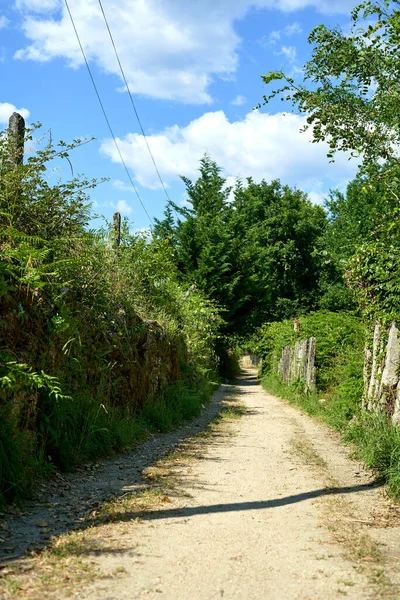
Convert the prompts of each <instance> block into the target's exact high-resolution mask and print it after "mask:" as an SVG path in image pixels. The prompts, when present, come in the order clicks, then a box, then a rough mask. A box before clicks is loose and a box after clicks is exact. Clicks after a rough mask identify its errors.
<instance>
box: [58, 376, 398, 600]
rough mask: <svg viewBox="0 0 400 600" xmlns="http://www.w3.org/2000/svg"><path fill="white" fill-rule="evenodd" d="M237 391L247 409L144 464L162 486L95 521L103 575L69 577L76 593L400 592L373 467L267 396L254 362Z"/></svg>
mask: <svg viewBox="0 0 400 600" xmlns="http://www.w3.org/2000/svg"><path fill="white" fill-rule="evenodd" d="M232 395H234V397H235V398H236V400H237V401H239V402H240V403H241V404H242V405H244V407H245V409H243V413H244V414H243V416H241V417H240V418H238V419H234V420H231V421H229V420H224V421H223V422H222V424H220V425H219V426H218V427H217V428H215V430H214V431H213V432H212V433H211V434H208V435H207V436H200V437H197V438H196V439H195V440H192V442H191V443H190V445H189V446H188V449H187V452H186V454H185V452H183V454H182V453H181V456H179V455H177V456H176V457H175V459H174V458H173V457H172V458H170V459H169V462H168V460H167V461H164V463H161V464H159V465H158V466H157V467H155V468H154V469H153V470H152V469H149V470H148V473H147V476H148V478H149V481H150V482H151V481H152V482H153V483H154V485H155V487H156V488H157V489H161V488H162V489H163V492H162V494H163V496H160V495H158V496H156V495H155V496H154V498H153V500H150V502H149V506H148V507H147V508H145V507H143V505H140V506H139V507H138V508H137V510H135V506H136V505H135V504H133V505H132V504H131V505H129V499H127V501H126V502H127V504H124V503H123V501H119V504H118V503H117V508H115V507H114V513H113V517H112V518H111V519H109V520H110V521H111V524H110V523H108V524H105V525H104V524H102V523H100V522H99V523H98V524H97V523H95V526H94V527H92V528H91V529H88V531H87V533H86V535H87V536H89V538H90V536H91V535H92V536H95V539H96V540H97V546H96V549H95V550H93V551H92V552H90V553H89V555H87V553H86V554H85V560H88V559H90V561H92V562H94V563H95V567H96V569H98V571H99V572H100V573H102V574H103V576H104V578H99V577H96V578H94V580H93V581H91V582H90V583H86V584H83V583H80V584H78V583H77V584H73V586H72V588H71V590H70V592H72V595H74V596H75V597H78V598H81V599H86V600H94V599H96V600H97V599H100V600H101V599H104V600H111V599H128V598H129V599H130V600H131V599H144V598H145V599H147V598H149V599H152V598H154V599H155V598H157V599H160V598H164V599H165V600H215V599H219V598H225V599H228V600H231V599H240V600H245V599H249V600H282V599H285V600H291V599H303V600H306V599H307V600H319V599H321V600H322V599H324V600H325V599H335V598H343V596H345V597H347V598H349V599H357V600H359V599H364V598H365V599H366V598H384V599H388V598H400V592H399V590H400V588H399V587H398V583H399V581H400V579H399V573H398V571H399V569H398V565H399V564H400V536H399V529H400V527H399V524H400V523H399V521H398V519H397V520H396V519H395V518H394V517H393V515H392V513H393V511H394V514H397V511H396V509H395V507H393V506H392V505H391V503H390V502H389V501H388V500H387V499H385V498H384V495H383V491H382V489H381V488H379V486H377V485H376V484H374V481H373V478H372V476H371V474H368V473H365V472H364V470H363V469H362V468H361V466H360V465H359V464H358V463H356V462H354V461H352V460H350V459H349V457H348V454H349V450H348V449H346V448H345V447H343V446H342V445H341V444H340V443H339V441H338V439H337V437H336V435H335V434H334V433H332V432H330V430H329V429H327V428H326V427H324V426H322V425H319V424H317V423H315V422H313V421H312V420H311V419H310V418H308V417H307V416H305V415H303V414H301V413H300V412H298V411H297V410H296V409H294V408H292V407H290V406H288V405H287V403H285V402H283V401H282V400H279V399H278V398H275V397H273V396H270V395H268V394H266V393H265V392H264V391H263V390H262V388H261V387H260V385H259V384H258V383H257V381H256V377H255V374H254V372H252V371H246V373H245V374H244V376H243V378H242V379H241V380H240V381H239V382H238V384H237V385H236V386H233V388H231V391H230V392H228V396H230V398H228V400H229V399H230V400H232ZM171 465H172V466H171ZM160 486H161V488H160ZM166 489H167V495H165V494H166V492H165V490H166ZM156 500H157V501H156ZM127 507H128V510H127ZM109 510H110V507H109ZM85 539H86V541H87V538H85ZM53 593H54V596H55V597H58V598H60V597H63V592H62V590H61V589H57V591H54V590H53ZM50 595H51V594H50Z"/></svg>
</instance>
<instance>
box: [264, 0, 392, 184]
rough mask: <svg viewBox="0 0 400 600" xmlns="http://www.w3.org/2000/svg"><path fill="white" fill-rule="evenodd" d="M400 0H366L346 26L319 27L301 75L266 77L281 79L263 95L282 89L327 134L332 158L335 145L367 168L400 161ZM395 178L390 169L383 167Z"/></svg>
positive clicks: (316, 134)
mask: <svg viewBox="0 0 400 600" xmlns="http://www.w3.org/2000/svg"><path fill="white" fill-rule="evenodd" d="M399 4H400V2H399V0H393V1H389V0H384V2H377V1H375V0H367V1H366V2H363V3H361V4H360V5H358V6H357V7H356V8H355V9H354V10H353V12H352V28H351V30H350V32H349V33H344V32H343V31H342V30H340V29H339V28H337V27H336V28H333V29H329V28H327V27H326V26H325V25H319V26H317V27H315V28H314V29H313V30H312V32H311V34H310V36H309V43H310V44H313V51H312V58H311V60H309V61H308V62H307V63H306V64H305V65H304V67H303V69H302V73H303V82H301V83H296V82H295V81H294V79H293V78H291V77H287V76H285V75H284V73H282V72H271V73H269V74H268V75H265V76H263V80H264V82H265V83H266V84H269V83H271V82H273V81H283V82H284V85H283V87H281V88H280V89H277V90H275V91H273V92H272V94H270V95H269V96H265V97H264V103H267V102H268V101H269V100H270V99H271V98H272V97H275V96H277V95H278V96H282V97H283V98H284V99H286V100H288V101H289V102H290V103H292V104H293V105H294V106H296V107H297V108H298V110H299V111H300V112H301V113H305V114H307V115H308V116H307V125H306V127H305V129H310V131H311V133H312V136H313V140H314V141H316V142H318V141H321V140H326V141H327V142H328V145H329V148H330V150H329V153H328V156H329V157H331V158H332V157H333V155H334V153H335V152H337V151H350V152H351V153H352V155H353V156H361V159H362V161H363V165H364V166H365V167H366V168H368V167H369V165H371V164H377V162H378V161H381V160H383V161H385V162H386V163H387V165H388V167H390V166H393V167H394V168H396V167H397V165H398V161H399V155H398V149H399V147H400V145H399V142H400V137H399V128H398V123H399V117H400V113H399V110H400V109H399V64H400V62H399V61H400V58H399V52H398V49H399V42H400V10H399V8H398V6H399ZM383 174H384V176H385V181H386V184H387V185H389V186H390V185H392V183H393V180H392V177H391V170H390V168H387V169H386V171H384V173H383Z"/></svg>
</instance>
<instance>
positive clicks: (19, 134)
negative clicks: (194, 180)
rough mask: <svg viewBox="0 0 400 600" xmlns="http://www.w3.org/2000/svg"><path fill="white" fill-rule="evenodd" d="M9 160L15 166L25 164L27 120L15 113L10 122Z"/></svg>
mask: <svg viewBox="0 0 400 600" xmlns="http://www.w3.org/2000/svg"><path fill="white" fill-rule="evenodd" d="M8 141H9V143H10V149H9V160H10V163H12V164H13V165H15V166H18V165H22V163H23V162H24V142H25V119H24V117H23V116H22V115H20V114H19V113H17V112H14V113H13V114H12V115H11V117H10V120H9V122H8Z"/></svg>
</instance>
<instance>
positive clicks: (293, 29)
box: [283, 23, 303, 37]
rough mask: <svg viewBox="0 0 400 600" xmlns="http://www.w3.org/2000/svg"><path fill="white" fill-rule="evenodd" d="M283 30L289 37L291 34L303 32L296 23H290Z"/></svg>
mask: <svg viewBox="0 0 400 600" xmlns="http://www.w3.org/2000/svg"><path fill="white" fill-rule="evenodd" d="M283 32H284V34H285V35H287V36H288V37H291V36H292V35H299V34H300V33H303V29H302V27H301V26H300V25H299V24H298V23H292V24H291V25H287V26H286V27H285V29H284V30H283Z"/></svg>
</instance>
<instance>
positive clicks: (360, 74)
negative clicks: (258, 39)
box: [254, 0, 400, 499]
mask: <svg viewBox="0 0 400 600" xmlns="http://www.w3.org/2000/svg"><path fill="white" fill-rule="evenodd" d="M399 6H400V2H399V1H398V0H394V2H386V1H384V2H374V1H367V2H364V3H362V4H360V5H359V6H357V7H356V8H355V9H354V10H353V12H352V27H351V29H350V30H349V32H346V33H344V32H342V31H341V30H340V29H338V28H335V29H328V28H327V27H325V26H324V25H320V26H318V27H316V28H315V29H313V31H312V32H311V34H310V36H309V42H310V44H311V45H312V48H313V49H312V58H311V60H310V61H309V62H308V63H306V64H305V65H304V68H303V71H302V72H303V80H302V81H295V80H294V79H293V78H291V77H288V76H286V75H285V74H284V73H282V72H271V73H268V74H267V75H265V76H264V77H263V79H264V82H265V83H266V84H271V83H276V82H279V84H282V85H281V87H280V88H279V89H275V90H273V91H272V93H271V94H269V95H268V96H265V97H264V103H268V102H269V101H270V99H271V98H273V97H276V96H279V97H282V98H283V99H284V100H286V101H287V102H289V103H290V104H292V106H293V107H295V108H296V109H297V110H298V111H299V112H301V113H305V114H306V115H307V126H306V129H310V131H311V134H312V136H313V141H314V142H318V141H322V140H324V141H326V142H328V144H329V153H328V156H329V157H330V158H331V159H332V160H334V156H335V154H336V153H337V152H341V151H347V152H349V153H350V155H351V156H352V157H357V158H358V160H359V161H360V168H359V173H358V175H357V177H356V178H355V180H354V181H353V182H351V183H350V184H349V186H348V188H347V191H346V193H345V194H343V193H341V192H338V191H333V192H332V193H331V195H330V198H329V199H328V200H327V202H326V209H327V211H328V212H327V219H328V226H327V228H326V230H325V233H324V235H323V243H322V244H321V246H320V249H316V251H319V252H320V254H321V257H323V258H324V260H325V262H326V263H327V264H328V265H335V270H336V273H338V274H339V275H340V282H341V283H340V285H343V284H344V285H345V286H346V287H347V290H348V291H349V293H351V297H352V302H351V303H348V300H346V301H345V302H344V306H343V308H345V309H347V312H340V313H339V314H337V315H334V314H332V313H319V314H318V313H315V314H309V315H308V316H304V317H302V316H299V315H292V316H293V317H295V316H297V317H299V320H300V324H301V329H300V332H297V333H294V332H293V324H292V323H290V322H288V321H286V322H282V323H280V324H269V325H264V327H262V328H261V329H260V331H259V334H258V338H257V339H255V340H254V341H255V344H256V346H257V347H258V348H259V351H260V353H261V355H262V356H263V357H264V365H263V383H264V385H265V387H266V388H267V389H268V390H270V391H273V392H274V393H277V394H279V395H282V396H284V397H286V398H288V399H290V400H291V401H292V402H294V403H296V404H298V405H299V406H301V407H302V408H304V409H305V410H306V411H307V412H309V413H310V414H312V415H315V416H318V417H319V418H322V419H324V420H325V421H327V422H328V423H330V424H331V425H333V426H334V427H335V428H337V429H338V430H339V431H341V432H342V433H343V434H344V436H345V439H348V440H350V441H352V442H354V443H355V447H356V452H357V455H358V456H359V457H361V458H362V459H363V460H364V462H365V464H366V465H367V467H369V468H371V469H373V470H374V471H375V472H376V473H377V475H378V476H379V477H380V478H381V479H382V480H383V481H385V482H386V483H387V486H388V491H389V493H390V494H391V495H392V496H394V497H395V498H397V499H399V498H400V433H399V428H398V427H393V426H392V424H391V420H390V417H391V414H390V411H393V407H392V406H388V407H385V410H381V411H380V412H378V413H374V414H370V413H368V412H367V411H366V410H362V402H361V399H362V394H363V387H364V386H363V361H364V357H363V348H364V340H367V341H368V338H369V337H370V336H371V335H372V330H373V326H374V322H375V321H379V322H380V324H381V326H382V328H383V331H384V333H385V334H386V335H387V331H388V328H389V325H390V323H391V322H393V321H395V322H396V321H397V322H398V321H399V317H400V283H399V281H400V278H399V275H400V270H399V265H400V262H399V256H400V252H399V250H400V246H399V243H400V236H399V229H398V228H399V210H400V207H399V199H400V155H399V147H400V145H399V142H400V137H399V127H398V122H399V106H400V104H399V98H398V84H399V66H400V58H399V56H400V54H399V47H400V9H399ZM321 249H322V251H321ZM333 289H334V288H331V291H333ZM338 290H339V288H336V290H335V294H336V293H337V291H338ZM344 298H345V296H343V299H344ZM347 299H349V296H347ZM348 311H351V312H348ZM311 335H313V336H315V337H316V339H317V355H316V366H317V386H316V390H315V392H311V393H308V394H305V393H304V390H303V387H304V386H301V384H300V382H299V385H292V386H290V387H288V386H285V385H283V384H282V382H281V381H279V379H278V377H277V376H276V375H275V374H274V365H273V361H274V360H277V357H278V355H279V353H280V352H281V350H282V348H283V346H284V345H286V344H287V343H291V341H294V340H295V339H296V338H297V339H299V338H303V339H304V338H306V337H307V336H311ZM383 348H384V346H383ZM381 354H382V355H381V356H380V357H379V360H381V359H382V358H383V349H382V353H381Z"/></svg>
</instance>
